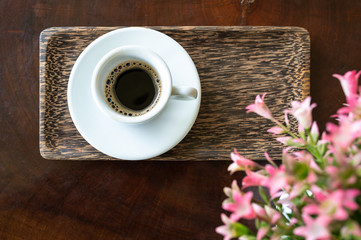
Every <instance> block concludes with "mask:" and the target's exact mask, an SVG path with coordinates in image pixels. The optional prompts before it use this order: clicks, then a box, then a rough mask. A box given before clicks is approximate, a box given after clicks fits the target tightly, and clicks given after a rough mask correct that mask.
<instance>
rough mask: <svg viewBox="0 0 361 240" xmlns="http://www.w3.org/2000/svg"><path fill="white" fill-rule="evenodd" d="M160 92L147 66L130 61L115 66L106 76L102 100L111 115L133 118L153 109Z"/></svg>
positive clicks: (153, 73) (152, 70)
mask: <svg viewBox="0 0 361 240" xmlns="http://www.w3.org/2000/svg"><path fill="white" fill-rule="evenodd" d="M161 89H162V86H161V81H160V79H159V76H158V74H157V73H156V71H155V70H154V69H153V68H152V67H151V66H150V65H149V64H147V63H145V62H142V61H139V60H133V61H132V60H129V61H126V62H122V63H120V64H118V65H117V66H115V67H114V68H113V69H112V71H111V72H110V73H109V74H108V76H107V79H106V81H105V86H104V91H105V95H104V96H105V98H106V102H107V103H108V105H109V106H110V107H111V108H112V109H113V110H114V111H116V112H118V113H120V114H123V115H126V116H134V117H135V116H140V115H143V114H145V113H147V112H149V111H150V110H151V109H152V108H153V106H154V105H155V104H156V103H157V99H158V98H159V96H160V94H161Z"/></svg>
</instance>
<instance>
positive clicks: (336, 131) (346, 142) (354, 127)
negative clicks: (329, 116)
mask: <svg viewBox="0 0 361 240" xmlns="http://www.w3.org/2000/svg"><path fill="white" fill-rule="evenodd" d="M326 129H327V131H328V132H329V137H328V139H329V140H330V141H331V142H332V143H333V145H334V147H335V148H336V150H341V151H344V150H346V149H347V148H348V147H349V146H350V145H351V143H352V142H353V141H354V140H355V139H356V138H358V137H360V136H361V120H358V121H352V120H351V119H349V118H348V117H345V116H340V119H339V126H337V125H335V124H333V123H328V124H327V125H326Z"/></svg>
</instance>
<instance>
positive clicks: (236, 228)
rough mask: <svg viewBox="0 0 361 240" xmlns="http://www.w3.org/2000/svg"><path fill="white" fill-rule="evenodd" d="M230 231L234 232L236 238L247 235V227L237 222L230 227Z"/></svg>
mask: <svg viewBox="0 0 361 240" xmlns="http://www.w3.org/2000/svg"><path fill="white" fill-rule="evenodd" d="M231 231H232V232H234V233H235V235H236V236H243V235H246V234H248V233H249V229H248V227H246V226H245V225H243V224H242V223H239V222H235V223H233V224H232V225H231Z"/></svg>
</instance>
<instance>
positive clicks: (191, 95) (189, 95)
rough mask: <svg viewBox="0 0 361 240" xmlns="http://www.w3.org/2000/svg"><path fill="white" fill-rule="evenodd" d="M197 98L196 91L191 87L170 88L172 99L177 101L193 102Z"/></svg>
mask: <svg viewBox="0 0 361 240" xmlns="http://www.w3.org/2000/svg"><path fill="white" fill-rule="evenodd" d="M197 96H198V91H197V89H195V88H193V87H186V86H180V87H178V86H177V87H172V98H174V99H179V100H193V99H196V98H197Z"/></svg>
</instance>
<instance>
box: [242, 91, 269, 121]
mask: <svg viewBox="0 0 361 240" xmlns="http://www.w3.org/2000/svg"><path fill="white" fill-rule="evenodd" d="M265 96H266V93H264V94H263V96H262V98H261V97H260V96H259V95H257V97H256V100H255V102H254V104H251V105H248V106H247V107H246V109H247V110H248V111H247V113H249V112H254V113H257V114H258V115H260V116H262V117H264V118H267V119H273V116H272V113H271V111H270V110H269V109H268V107H267V106H266V104H265V103H264V97H265Z"/></svg>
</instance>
